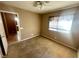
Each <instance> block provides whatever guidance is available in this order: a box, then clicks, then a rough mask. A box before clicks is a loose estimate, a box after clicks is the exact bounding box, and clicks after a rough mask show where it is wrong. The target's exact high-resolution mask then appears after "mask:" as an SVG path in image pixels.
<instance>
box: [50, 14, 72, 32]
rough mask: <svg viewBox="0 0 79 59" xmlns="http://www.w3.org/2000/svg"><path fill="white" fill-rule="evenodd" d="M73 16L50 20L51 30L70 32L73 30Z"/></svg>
mask: <svg viewBox="0 0 79 59" xmlns="http://www.w3.org/2000/svg"><path fill="white" fill-rule="evenodd" d="M72 21H73V15H66V16H60V17H51V18H49V30H54V31H64V32H69V31H70V30H71V26H72Z"/></svg>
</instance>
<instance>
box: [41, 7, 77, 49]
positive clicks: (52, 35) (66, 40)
mask: <svg viewBox="0 0 79 59" xmlns="http://www.w3.org/2000/svg"><path fill="white" fill-rule="evenodd" d="M76 10H77V8H76V7H74V8H68V9H64V10H59V11H55V12H51V13H47V14H43V15H42V20H41V22H42V27H41V36H44V37H46V38H49V39H52V40H53V41H55V42H58V43H60V44H63V45H65V46H68V47H70V48H73V49H76V40H75V39H73V37H72V33H70V34H66V33H63V32H54V31H51V30H48V20H49V16H58V15H68V14H72V15H75V13H76ZM74 17H75V16H74ZM73 19H74V18H73Z"/></svg>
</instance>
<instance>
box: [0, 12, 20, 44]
mask: <svg viewBox="0 0 79 59" xmlns="http://www.w3.org/2000/svg"><path fill="white" fill-rule="evenodd" d="M1 16H2V20H3V25H4V30H5V34H6V38H7V42H8V44H11V43H13V42H16V41H17V40H18V32H19V24H18V21H19V19H18V16H17V14H13V13H7V12H1Z"/></svg>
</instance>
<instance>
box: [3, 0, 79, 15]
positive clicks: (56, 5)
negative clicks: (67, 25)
mask: <svg viewBox="0 0 79 59" xmlns="http://www.w3.org/2000/svg"><path fill="white" fill-rule="evenodd" d="M2 3H5V4H8V5H11V6H15V7H18V8H21V9H25V10H29V11H32V12H35V13H40V14H42V13H47V12H51V11H54V10H58V9H60V8H64V7H67V6H74V5H76V4H78V3H79V1H49V3H48V4H47V5H46V6H44V7H42V9H40V8H38V7H34V6H33V3H34V1H3V2H2Z"/></svg>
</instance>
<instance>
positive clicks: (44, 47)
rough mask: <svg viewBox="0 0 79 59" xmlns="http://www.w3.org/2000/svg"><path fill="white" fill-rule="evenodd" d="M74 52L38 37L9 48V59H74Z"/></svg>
mask: <svg viewBox="0 0 79 59" xmlns="http://www.w3.org/2000/svg"><path fill="white" fill-rule="evenodd" d="M76 56H77V54H76V52H75V51H74V50H72V49H70V48H67V47H65V46H63V45H60V44H58V43H56V42H53V41H51V40H49V39H46V38H44V37H41V36H38V37H35V38H32V39H29V40H25V41H22V42H19V43H16V44H12V45H10V46H9V50H8V55H7V56H6V57H7V58H70V57H71V58H73V57H76Z"/></svg>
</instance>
